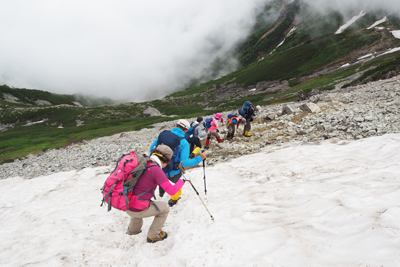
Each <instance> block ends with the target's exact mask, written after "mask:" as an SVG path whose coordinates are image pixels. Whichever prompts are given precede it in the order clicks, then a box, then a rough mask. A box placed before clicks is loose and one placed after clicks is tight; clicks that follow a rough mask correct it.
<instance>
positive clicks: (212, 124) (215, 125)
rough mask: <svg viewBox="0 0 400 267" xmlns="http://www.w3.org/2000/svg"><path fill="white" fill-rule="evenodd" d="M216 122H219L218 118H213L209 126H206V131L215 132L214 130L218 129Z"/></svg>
mask: <svg viewBox="0 0 400 267" xmlns="http://www.w3.org/2000/svg"><path fill="white" fill-rule="evenodd" d="M218 124H219V120H217V119H216V118H213V120H212V122H211V127H210V128H208V131H209V132H215V130H217V129H218Z"/></svg>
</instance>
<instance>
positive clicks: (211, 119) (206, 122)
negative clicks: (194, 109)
mask: <svg viewBox="0 0 400 267" xmlns="http://www.w3.org/2000/svg"><path fill="white" fill-rule="evenodd" d="M212 121H213V118H208V119H206V120H205V121H204V122H203V126H204V128H206V130H208V128H210V127H211V122H212Z"/></svg>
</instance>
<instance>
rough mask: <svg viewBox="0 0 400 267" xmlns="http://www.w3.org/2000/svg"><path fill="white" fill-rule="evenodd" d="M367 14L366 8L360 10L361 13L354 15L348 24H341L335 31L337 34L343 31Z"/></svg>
mask: <svg viewBox="0 0 400 267" xmlns="http://www.w3.org/2000/svg"><path fill="white" fill-rule="evenodd" d="M365 14H366V13H365V10H362V11H360V13H359V14H358V15H357V16H354V17H352V18H351V19H350V20H349V21H348V22H346V24H344V25H342V26H340V27H339V29H338V30H337V31H336V32H335V34H339V33H342V32H343V31H344V30H346V29H347V28H348V27H350V25H351V24H353V23H354V22H356V21H357V20H358V19H359V18H361V17H363V16H364V15H365Z"/></svg>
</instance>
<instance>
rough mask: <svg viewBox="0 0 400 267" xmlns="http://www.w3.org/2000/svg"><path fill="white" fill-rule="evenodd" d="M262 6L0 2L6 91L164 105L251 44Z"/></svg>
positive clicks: (226, 1)
mask: <svg viewBox="0 0 400 267" xmlns="http://www.w3.org/2000/svg"><path fill="white" fill-rule="evenodd" d="M263 3H265V1H262V0H247V1H241V0H219V1H211V0H206V1H205V0H203V1H200V0H192V1H185V0H175V1H161V0H158V1H157V0H156V1H106V0H96V1H95V0H91V1H84V2H82V1H76V0H69V1H64V0H63V1H52V0H37V1H22V0H16V1H2V8H1V10H0V25H2V26H0V35H1V36H2V39H3V40H4V42H3V41H2V42H0V51H1V52H0V53H1V54H2V60H1V61H0V83H1V84H7V85H9V86H14V87H24V88H32V89H33V88H34V89H40V90H46V91H50V92H55V93H60V94H73V93H84V94H91V95H97V96H106V97H111V98H113V99H123V100H125V101H143V100H147V99H155V98H160V97H162V96H165V95H166V94H168V93H171V92H173V91H174V90H177V89H181V88H182V86H183V84H184V82H186V81H185V79H187V78H188V77H192V76H196V75H198V74H200V73H201V71H202V70H203V69H204V68H205V67H206V66H208V64H210V63H211V62H212V61H213V60H214V59H215V58H216V57H218V56H220V55H223V54H224V53H226V52H227V51H228V50H229V49H231V47H232V44H234V43H236V42H237V41H238V40H240V39H241V38H243V37H245V36H246V34H247V33H248V32H249V30H250V28H251V26H252V25H253V24H254V18H255V16H254V14H255V11H256V10H257V8H259V7H260V6H262V4H263Z"/></svg>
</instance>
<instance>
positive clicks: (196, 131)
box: [185, 116, 208, 159]
mask: <svg viewBox="0 0 400 267" xmlns="http://www.w3.org/2000/svg"><path fill="white" fill-rule="evenodd" d="M202 121H203V117H201V116H199V117H197V120H196V121H194V122H192V123H191V124H190V128H189V130H188V131H187V132H186V133H185V138H186V140H187V141H188V142H189V144H190V155H189V158H191V159H192V158H194V157H195V155H196V154H197V153H198V152H199V151H200V149H201V142H200V138H203V137H206V136H207V134H208V131H207V132H206V133H203V132H202V130H201V127H200V123H201V122H202ZM195 146H196V149H194V147H195Z"/></svg>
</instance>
